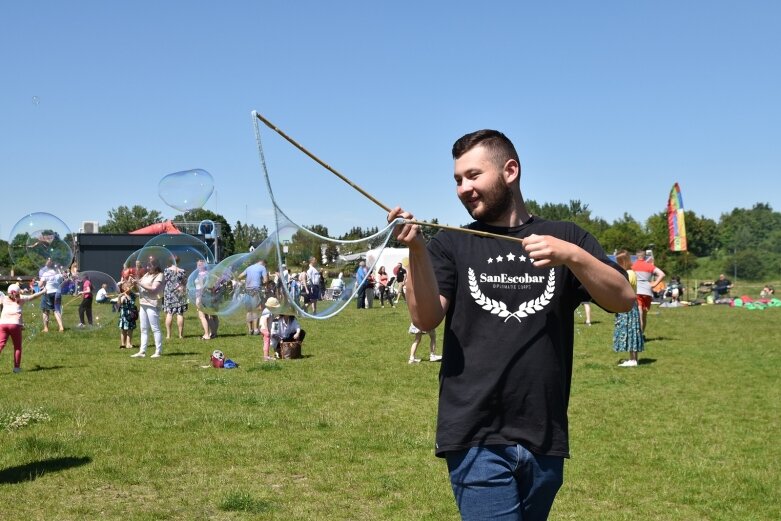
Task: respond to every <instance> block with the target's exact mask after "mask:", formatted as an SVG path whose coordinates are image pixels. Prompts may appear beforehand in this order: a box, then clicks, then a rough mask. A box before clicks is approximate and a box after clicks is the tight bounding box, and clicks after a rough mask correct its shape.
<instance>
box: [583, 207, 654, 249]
mask: <svg viewBox="0 0 781 521" xmlns="http://www.w3.org/2000/svg"><path fill="white" fill-rule="evenodd" d="M598 238H599V241H600V243H601V244H602V247H603V248H604V249H605V251H606V252H608V253H612V252H613V251H614V250H621V249H627V250H629V251H634V250H637V249H640V248H645V247H646V246H648V244H649V243H650V235H649V234H648V233H646V231H645V230H644V229H643V227H642V226H640V223H638V222H637V221H635V220H634V218H632V216H631V215H629V214H628V213H624V216H623V217H622V218H621V219H617V220H615V221H613V224H612V225H610V227H609V228H608V229H606V230H605V231H604V232H603V233H602V234H601V236H600V237H598ZM665 244H666V243H665Z"/></svg>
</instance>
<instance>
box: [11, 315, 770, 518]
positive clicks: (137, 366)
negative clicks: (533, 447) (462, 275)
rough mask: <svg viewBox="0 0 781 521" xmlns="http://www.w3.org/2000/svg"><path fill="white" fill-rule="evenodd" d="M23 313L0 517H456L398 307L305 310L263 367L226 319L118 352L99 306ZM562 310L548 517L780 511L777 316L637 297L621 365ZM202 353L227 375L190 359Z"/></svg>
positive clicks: (430, 380) (427, 386)
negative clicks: (300, 328)
mask: <svg viewBox="0 0 781 521" xmlns="http://www.w3.org/2000/svg"><path fill="white" fill-rule="evenodd" d="M33 309H34V308H32V307H30V309H29V310H28V315H30V316H29V317H28V318H27V320H28V325H29V327H28V329H27V333H26V337H27V339H26V342H27V343H26V345H25V349H24V359H23V362H22V367H23V372H22V373H20V374H12V372H11V368H12V352H13V351H12V349H11V346H10V345H9V346H7V347H6V349H5V350H4V351H3V353H2V355H1V356H0V397H1V398H0V422H1V423H0V440H1V443H0V495H1V497H2V501H0V519H2V520H17V519H18V520H32V519H42V520H43V519H45V520H52V519H57V520H83V519H88V520H92V519H101V520H102V519H122V520H158V519H182V520H191V519H226V520H228V519H230V520H244V519H276V520H298V519H302V520H303V519H325V520H331V519H336V520H339V519H361V520H362V519H400V520H402V519H404V520H406V519H409V520H418V519H429V520H442V519H457V518H458V514H457V511H456V508H455V505H454V501H453V498H452V494H451V492H450V487H449V483H448V480H447V475H446V470H445V465H444V462H443V461H442V460H439V459H437V458H435V457H434V456H433V441H434V427H435V412H436V394H437V371H438V364H435V363H428V362H422V363H420V364H418V365H414V366H410V365H408V364H407V363H406V360H407V354H408V349H409V345H410V342H411V337H410V335H408V334H407V326H408V324H409V322H408V317H407V314H406V309H405V308H404V307H403V305H402V306H401V308H396V309H377V308H375V309H372V310H367V311H363V312H359V311H357V310H355V309H353V308H352V307H350V308H348V309H347V310H346V311H345V312H344V313H342V314H340V315H339V316H337V317H335V318H333V319H330V320H326V321H305V322H304V327H305V328H306V329H307V331H308V337H307V341H306V343H305V345H304V355H305V357H304V358H303V359H301V360H287V361H278V362H274V363H262V362H260V359H261V358H262V353H261V346H260V339H259V337H247V336H245V330H244V326H243V324H242V322H241V319H234V320H227V321H224V322H223V325H222V327H221V331H220V332H221V336H220V337H219V338H218V339H215V340H213V341H210V342H204V341H201V340H199V339H198V337H199V336H200V333H199V328H198V327H197V323H196V320H195V317H194V313H193V312H190V314H188V320H187V323H186V326H185V327H186V329H185V334H186V335H187V338H185V339H184V340H178V339H176V340H171V341H167V342H166V343H165V356H164V357H163V358H161V359H157V360H153V359H149V358H146V359H131V358H130V357H129V354H130V353H129V352H128V351H126V350H119V349H118V345H119V335H118V330H117V329H116V326H115V325H114V322H113V321H114V316H112V315H111V313H110V312H106V308H104V307H103V308H101V307H100V306H97V305H96V307H95V309H96V310H100V311H98V314H100V315H102V322H104V323H105V322H110V323H109V324H108V325H106V326H105V327H102V328H97V329H95V330H91V331H80V330H77V329H74V328H73V326H74V325H75V323H76V318H75V312H76V306H75V305H73V304H67V305H66V308H65V311H66V317H65V320H66V326H67V327H68V330H67V331H66V332H64V333H56V332H52V333H48V334H44V333H41V332H39V330H40V325H39V324H38V322H39V317H38V316H37V315H38V313H36V312H34V311H33ZM33 314H35V315H36V316H33ZM575 320H576V321H577V323H578V327H577V335H576V345H575V370H574V377H573V391H572V398H571V402H570V430H571V446H572V455H573V457H572V459H571V460H569V461H568V462H567V465H566V470H565V484H564V487H563V488H562V490H561V492H560V493H559V496H558V498H557V501H556V503H555V505H554V509H553V512H552V514H551V519H556V520H563V519H567V520H600V521H601V520H638V519H640V520H665V521H667V520H687V521H689V520H736V519H739V520H772V519H781V506H780V505H779V497H781V479H780V478H779V476H781V471H779V466H778V463H779V461H781V450H779V445H778V440H777V438H778V435H779V432H781V429H780V428H779V418H781V386H780V385H779V370H780V369H781V362H780V357H779V346H781V327H779V325H781V309H767V310H764V311H748V310H739V309H730V308H728V307H726V306H698V307H692V308H687V309H658V308H654V309H652V311H651V315H650V317H649V326H648V330H647V336H648V338H649V342H648V344H647V351H646V353H645V354H644V356H643V357H642V358H641V365H640V366H639V367H637V368H618V367H616V362H618V360H619V356H618V355H616V354H614V353H613V352H612V349H611V340H612V330H613V318H612V315H609V314H607V313H604V312H602V311H601V310H598V309H596V308H595V310H594V321H595V324H594V325H592V326H591V327H586V326H584V325H583V324H582V322H583V317H582V316H580V313H578V314H576V316H575ZM440 337H441V335H440ZM134 340H135V342H136V343H137V342H138V332H136V335H135V338H134ZM213 349H221V350H223V351H224V352H225V354H226V355H227V356H228V357H229V358H232V359H234V360H236V361H238V362H239V364H240V368H239V369H235V370H218V369H211V368H209V369H204V368H201V366H202V365H206V364H208V361H209V355H210V353H211V351H212V350H213ZM420 349H421V351H419V353H425V347H423V346H421V348H420Z"/></svg>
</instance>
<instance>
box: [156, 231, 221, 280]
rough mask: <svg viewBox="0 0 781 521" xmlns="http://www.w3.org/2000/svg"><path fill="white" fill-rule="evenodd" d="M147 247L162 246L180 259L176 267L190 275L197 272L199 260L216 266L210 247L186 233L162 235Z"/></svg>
mask: <svg viewBox="0 0 781 521" xmlns="http://www.w3.org/2000/svg"><path fill="white" fill-rule="evenodd" d="M145 246H162V247H163V248H165V249H167V250H168V251H170V252H171V253H173V255H174V256H175V257H176V258H177V259H178V260H177V262H176V265H177V266H179V267H180V268H182V269H183V270H184V271H186V272H187V273H188V274H190V273H192V272H193V271H194V270H195V266H196V263H197V262H198V261H199V260H204V261H206V263H207V264H214V254H213V253H212V251H211V250H210V249H209V246H207V244H206V243H205V242H203V241H202V240H200V239H199V238H198V237H194V236H192V235H188V234H186V233H161V234H160V235H157V236H155V237H153V238H152V239H150V240H149V241H148V242H147V243H146V245H145Z"/></svg>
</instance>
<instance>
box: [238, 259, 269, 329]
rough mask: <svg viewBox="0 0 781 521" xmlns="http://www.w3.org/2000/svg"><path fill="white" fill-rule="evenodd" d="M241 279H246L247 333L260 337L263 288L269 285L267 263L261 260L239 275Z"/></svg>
mask: <svg viewBox="0 0 781 521" xmlns="http://www.w3.org/2000/svg"><path fill="white" fill-rule="evenodd" d="M239 278H240V279H243V278H246V279H247V280H246V283H245V286H244V288H245V291H246V298H245V302H244V307H245V309H246V311H247V332H248V334H250V335H259V334H260V329H259V328H258V318H259V315H258V307H260V305H261V304H262V303H263V298H264V297H265V295H264V294H263V288H264V287H265V286H266V283H268V270H267V269H266V261H265V260H263V259H259V260H258V261H257V262H255V263H254V264H252V265H250V266H248V267H247V269H245V270H244V271H243V272H241V274H240V275H239Z"/></svg>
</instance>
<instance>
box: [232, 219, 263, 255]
mask: <svg viewBox="0 0 781 521" xmlns="http://www.w3.org/2000/svg"><path fill="white" fill-rule="evenodd" d="M233 238H234V241H235V242H234V246H235V249H236V251H237V252H242V251H249V248H250V246H252V245H257V244H259V243H260V242H262V241H264V240H266V238H268V228H267V227H266V226H265V225H263V226H261V227H260V228H258V227H257V226H255V225H254V224H241V221H236V226H235V227H234V228H233Z"/></svg>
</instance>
